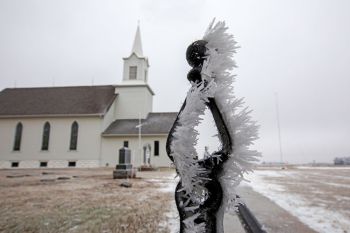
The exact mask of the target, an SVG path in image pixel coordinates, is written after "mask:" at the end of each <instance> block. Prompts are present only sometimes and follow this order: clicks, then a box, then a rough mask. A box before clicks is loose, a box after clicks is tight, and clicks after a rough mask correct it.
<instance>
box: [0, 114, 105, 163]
mask: <svg viewBox="0 0 350 233" xmlns="http://www.w3.org/2000/svg"><path fill="white" fill-rule="evenodd" d="M46 121H48V122H49V123H50V125H51V130H50V141H49V150H48V151H42V150H41V143H42V133H43V125H44V124H45V122H46ZM74 121H76V122H77V123H78V124H79V130H78V146H77V150H76V151H70V150H69V142H70V132H71V125H72V123H73V122H74ZM18 122H22V124H23V132H22V140H21V149H20V151H13V143H14V136H15V128H16V125H17V123H18ZM101 125H102V118H99V117H77V118H68V117H67V118H25V119H20V118H18V119H0V139H1V141H0V161H2V163H1V164H2V165H1V167H7V166H8V165H9V163H8V162H7V161H22V162H20V165H19V167H35V166H37V165H38V163H39V162H38V161H56V164H67V161H86V163H85V162H78V163H77V164H79V163H82V164H96V163H97V162H96V161H99V156H100V143H101V136H100V135H101ZM57 161H63V162H57ZM91 161H94V162H91ZM49 166H50V162H49ZM57 166H61V165H57ZM62 166H64V165H62ZM89 166H90V165H89ZM52 167H56V166H53V165H52Z"/></svg>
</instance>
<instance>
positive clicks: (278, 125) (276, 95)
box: [275, 92, 283, 166]
mask: <svg viewBox="0 0 350 233" xmlns="http://www.w3.org/2000/svg"><path fill="white" fill-rule="evenodd" d="M275 101H276V117H277V129H278V143H279V148H280V162H281V165H282V166H283V152H282V140H281V138H282V137H281V125H280V114H279V106H278V93H277V92H275Z"/></svg>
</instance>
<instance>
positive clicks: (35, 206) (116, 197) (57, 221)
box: [0, 168, 350, 233]
mask: <svg viewBox="0 0 350 233" xmlns="http://www.w3.org/2000/svg"><path fill="white" fill-rule="evenodd" d="M247 178H248V179H249V180H251V182H250V183H246V182H243V184H242V185H240V187H239V188H238V192H239V193H240V194H241V196H242V197H243V199H244V200H245V201H246V203H247V204H248V207H249V208H250V209H251V210H252V211H253V213H254V214H255V216H256V217H257V218H258V220H259V221H260V222H261V224H262V225H263V226H264V228H265V229H266V230H267V232H269V233H279V232H283V233H294V232H298V233H315V232H332V233H337V232H340V233H345V232H347V233H349V232H350V230H349V227H350V169H333V168H327V169H310V168H309V169H298V168H291V169H286V170H281V169H277V168H258V169H257V170H256V171H255V173H254V174H250V175H249V176H248V177H247ZM123 181H124V180H113V179H112V169H111V168H95V169H18V170H0V232H6V233H8V232H9V233H14V232H18V233H22V232H28V233H31V232H33V233H34V232H39V233H40V232H50V233H58V232H62V233H63V232H71V233H75V232H78V233H80V232H93V233H94V232H96V233H97V232H98V233H100V232H101V233H102V232H103V233H110V232H111V233H114V232H118V233H119V232H130V233H134V232H146V233H148V232H152V233H154V232H161V233H165V232H171V233H175V232H177V230H178V217H177V211H176V207H175V204H174V200H173V191H174V189H175V184H176V182H177V181H176V180H174V171H163V172H139V173H138V178H137V179H132V180H129V181H130V182H131V183H132V185H133V186H132V187H131V188H123V187H120V186H119V185H120V184H121V183H122V182H123ZM224 225H225V233H233V232H235V233H241V232H243V229H242V227H241V226H240V223H239V221H238V220H237V218H235V217H233V216H230V215H226V216H225V220H224Z"/></svg>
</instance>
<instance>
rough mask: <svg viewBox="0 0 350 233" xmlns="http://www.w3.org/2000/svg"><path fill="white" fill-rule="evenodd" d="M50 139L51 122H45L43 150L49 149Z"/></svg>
mask: <svg viewBox="0 0 350 233" xmlns="http://www.w3.org/2000/svg"><path fill="white" fill-rule="evenodd" d="M49 140H50V123H49V122H46V123H45V124H44V129H43V141H42V144H41V150H48V149H49Z"/></svg>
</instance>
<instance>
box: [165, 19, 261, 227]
mask: <svg viewBox="0 0 350 233" xmlns="http://www.w3.org/2000/svg"><path fill="white" fill-rule="evenodd" d="M227 29H228V28H227V27H226V26H225V23H224V22H217V23H215V24H214V21H213V22H212V23H211V24H210V25H209V27H208V29H207V31H206V32H205V34H204V37H203V38H202V40H200V41H196V42H194V43H193V44H191V45H190V47H189V48H188V50H187V60H188V62H189V64H190V65H191V66H192V67H193V68H192V70H191V71H190V72H189V74H188V79H189V80H190V82H191V84H192V87H191V88H190V90H189V91H188V93H187V96H186V100H185V101H184V104H183V105H182V107H181V109H180V111H179V114H178V116H177V118H176V121H175V123H174V125H173V127H172V130H171V131H170V133H169V137H168V141H167V153H168V155H169V158H170V159H171V160H172V161H173V162H174V164H175V166H176V171H177V173H178V175H179V176H180V178H181V179H180V181H179V183H178V185H177V187H176V191H175V199H176V204H177V208H178V211H179V215H180V221H181V225H180V232H186V233H192V232H193V233H194V232H223V216H224V212H225V211H231V212H236V210H237V204H238V203H239V200H238V199H237V197H236V190H235V187H236V186H237V185H238V184H239V183H240V181H241V180H242V179H243V175H244V174H245V173H247V172H249V171H251V169H252V164H253V162H254V161H256V160H257V156H258V155H259V153H258V152H257V151H255V150H251V149H250V148H249V147H250V146H251V145H252V143H253V141H254V140H256V139H257V130H258V127H257V125H256V123H255V122H254V121H253V120H252V119H251V117H250V115H249V114H250V110H248V108H246V107H243V104H244V102H243V99H242V98H237V97H236V96H235V95H234V92H233V82H234V79H235V78H234V76H233V75H232V74H231V71H232V69H233V68H234V67H235V66H236V65H235V62H234V60H233V54H234V53H235V52H236V49H237V47H236V42H235V41H234V38H233V36H232V35H231V34H229V33H228V32H227ZM206 108H208V109H209V110H210V111H211V113H212V114H213V118H214V121H215V124H216V127H217V128H218V136H219V139H220V141H221V149H219V150H218V151H216V152H214V153H212V154H211V155H210V156H209V157H208V156H206V157H205V158H203V159H198V154H197V151H196V149H195V146H196V143H197V138H198V136H199V135H198V132H197V130H196V129H195V127H196V126H197V125H198V124H199V123H200V122H201V120H202V118H201V116H203V114H204V111H205V109H206Z"/></svg>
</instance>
